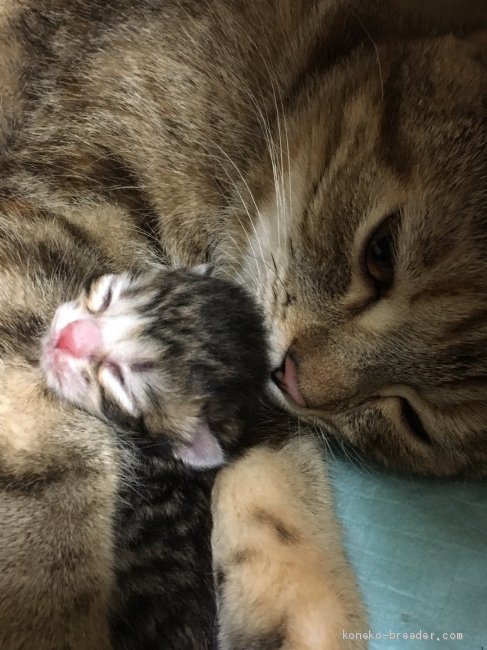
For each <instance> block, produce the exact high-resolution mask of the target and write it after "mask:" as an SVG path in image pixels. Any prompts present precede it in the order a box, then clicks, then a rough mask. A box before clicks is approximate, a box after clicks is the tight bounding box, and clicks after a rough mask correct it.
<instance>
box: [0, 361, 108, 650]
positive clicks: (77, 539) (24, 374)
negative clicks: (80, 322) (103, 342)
mask: <svg viewBox="0 0 487 650" xmlns="http://www.w3.org/2000/svg"><path fill="white" fill-rule="evenodd" d="M0 395H1V399H0V648H2V650H3V649H4V650H32V649H33V648H35V649H36V650H64V649H66V648H69V649H70V650H109V649H110V648H111V643H110V635H109V626H108V616H107V611H108V601H109V596H110V590H111V584H112V567H113V557H112V555H113V541H112V519H113V516H114V505H115V496H116V490H117V472H116V471H115V468H116V462H115V461H116V458H117V457H116V449H115V446H114V444H113V443H112V440H111V433H110V431H109V430H108V429H107V428H106V427H104V425H102V424H101V423H97V421H96V420H94V419H93V418H90V417H88V416H87V415H86V414H84V413H82V412H81V411H76V410H74V409H68V408H64V407H63V406H62V405H61V404H59V403H58V401H57V400H55V399H50V398H49V396H48V395H46V393H45V392H44V389H43V387H42V384H41V383H40V381H39V371H38V369H37V368H35V367H32V366H30V365H29V364H27V363H26V362H25V361H22V360H20V359H19V360H18V361H17V360H14V359H12V360H11V361H9V362H1V363H0Z"/></svg>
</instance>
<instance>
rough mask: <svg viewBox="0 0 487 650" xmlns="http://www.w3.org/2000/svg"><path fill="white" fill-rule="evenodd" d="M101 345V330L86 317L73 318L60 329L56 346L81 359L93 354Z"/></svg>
mask: <svg viewBox="0 0 487 650" xmlns="http://www.w3.org/2000/svg"><path fill="white" fill-rule="evenodd" d="M101 346H102V337H101V330H100V328H99V327H98V325H97V324H96V323H95V322H93V321H91V320H88V319H80V320H75V321H72V322H71V323H69V325H66V327H64V328H63V329H62V330H61V333H60V334H59V337H58V340H57V342H56V348H57V349H59V350H62V351H63V352H66V353H67V354H70V355H71V356H72V357H77V358H78V359H82V358H85V357H91V356H94V355H95V354H96V353H97V352H98V351H99V350H100V349H101Z"/></svg>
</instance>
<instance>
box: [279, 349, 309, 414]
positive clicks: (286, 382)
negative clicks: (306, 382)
mask: <svg viewBox="0 0 487 650" xmlns="http://www.w3.org/2000/svg"><path fill="white" fill-rule="evenodd" d="M273 377H274V381H275V382H276V384H277V385H278V386H279V388H280V389H281V390H282V391H283V392H284V393H287V395H289V397H290V398H291V399H292V400H293V401H294V402H296V404H298V405H299V406H302V407H303V408H306V402H305V400H304V397H303V396H302V395H301V391H300V390H299V386H298V368H297V366H296V363H295V362H294V360H293V359H292V358H291V356H290V355H289V354H286V356H285V358H284V362H283V364H282V366H281V367H280V368H279V370H276V372H274V374H273Z"/></svg>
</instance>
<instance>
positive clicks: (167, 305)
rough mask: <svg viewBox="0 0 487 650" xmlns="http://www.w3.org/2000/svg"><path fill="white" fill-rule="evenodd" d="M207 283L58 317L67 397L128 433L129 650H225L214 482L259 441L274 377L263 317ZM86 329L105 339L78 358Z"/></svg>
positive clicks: (115, 279) (134, 286)
mask: <svg viewBox="0 0 487 650" xmlns="http://www.w3.org/2000/svg"><path fill="white" fill-rule="evenodd" d="M201 272H202V271H200V270H197V271H190V272H187V271H184V270H179V271H170V270H167V269H158V270H155V269H154V270H152V271H148V272H146V273H145V274H142V275H140V276H130V275H128V274H124V275H121V276H102V277H101V278H97V279H95V280H94V281H92V282H90V283H89V286H88V287H87V289H86V290H84V291H83V293H82V294H81V296H79V297H78V298H77V299H76V300H75V301H73V302H70V303H68V304H64V305H61V306H60V307H59V308H58V310H57V313H56V316H55V319H54V322H53V325H52V330H51V332H50V334H49V336H48V337H47V338H46V340H45V342H44V346H43V347H44V351H43V357H42V365H43V367H44V371H45V373H46V376H47V377H48V379H49V384H50V385H52V387H53V389H54V391H55V393H56V394H57V395H58V396H59V397H61V398H66V399H69V400H70V401H74V402H75V403H77V404H78V405H79V406H80V407H82V408H85V409H86V410H88V411H89V412H91V413H92V414H93V415H96V416H98V417H100V418H102V419H104V420H105V421H107V422H108V423H110V424H112V425H113V426H114V427H116V428H117V431H118V434H119V440H120V455H121V457H122V468H123V474H124V480H123V484H122V486H121V493H120V494H119V506H118V509H117V513H116V542H115V545H116V574H115V584H114V588H113V595H112V598H111V602H110V611H111V617H110V618H111V629H112V643H113V647H114V648H117V650H118V649H120V650H123V649H127V650H137V649H140V650H142V649H144V648H146V649H147V650H149V649H150V648H165V649H166V650H171V649H174V650H196V649H198V650H205V649H209V648H213V647H215V645H214V642H215V639H216V618H215V617H216V611H215V597H214V593H213V571H212V561H211V549H210V537H211V503H210V498H211V488H212V485H213V479H214V472H213V471H211V469H209V470H208V469H206V471H203V470H204V469H205V468H208V467H209V468H212V467H215V466H218V465H220V464H221V463H222V462H224V461H226V460H229V459H230V458H234V457H235V456H236V454H237V453H241V451H242V449H244V447H245V445H246V444H247V445H248V444H249V443H250V442H251V438H252V433H253V428H254V427H255V425H256V423H258V413H259V410H260V408H259V401H258V400H259V399H262V397H263V395H264V387H265V384H266V382H267V378H268V375H269V371H270V369H269V366H268V362H267V352H266V347H265V333H264V328H263V325H262V322H261V315H260V314H259V312H258V310H257V309H256V308H255V306H254V305H253V303H252V301H251V300H250V299H249V297H248V296H247V294H246V292H245V291H244V290H243V289H241V288H239V287H237V286H235V285H232V284H230V283H228V282H225V281H222V280H218V279H213V278H210V277H208V276H207V275H206V273H205V277H203V276H202V275H200V274H201ZM79 323H88V324H90V325H92V326H95V327H96V328H99V331H100V334H101V339H100V341H99V347H97V348H96V350H95V348H93V347H91V348H90V349H89V351H88V350H87V352H86V355H85V354H82V352H83V351H82V350H80V349H79V347H78V348H76V350H75V352H76V356H73V355H72V350H71V349H70V348H69V346H67V347H66V349H61V348H60V347H59V344H60V342H61V340H62V335H63V332H67V329H66V328H71V331H73V327H72V326H73V325H74V327H76V325H77V324H79ZM96 331H97V330H95V333H96ZM73 342H74V343H76V339H75V337H72V339H71V340H70V341H69V343H71V344H72V343H73ZM88 352H89V354H88ZM113 369H115V370H113ZM112 373H113V374H112ZM74 388H76V389H77V393H75V394H74V393H73V389H74ZM174 456H179V457H184V459H185V462H184V464H183V463H182V462H181V461H179V460H175V459H174ZM192 466H196V468H197V469H194V468H192Z"/></svg>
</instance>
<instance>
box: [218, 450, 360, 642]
mask: <svg viewBox="0 0 487 650" xmlns="http://www.w3.org/2000/svg"><path fill="white" fill-rule="evenodd" d="M320 452H321V450H320V449H319V447H318V446H317V445H316V444H314V442H313V441H312V440H309V439H308V440H306V439H303V440H301V441H297V440H296V441H291V442H290V443H288V445H286V446H285V447H283V448H282V449H280V450H275V449H269V448H265V447H259V448H256V449H253V450H251V451H250V452H248V453H247V455H246V456H245V457H244V458H242V459H241V460H239V461H237V462H236V463H234V464H232V465H230V466H228V467H227V468H225V469H223V470H222V472H220V474H219V475H218V477H217V479H216V484H215V488H214V493H213V514H214V532H213V539H212V547H213V557H214V564H215V579H216V585H217V594H218V601H219V603H218V605H219V642H220V644H221V648H222V650H244V649H245V650H250V649H253V650H341V649H343V650H345V649H346V650H351V649H352V648H353V649H357V650H358V649H361V650H362V649H363V648H366V647H367V642H366V641H361V640H355V638H353V639H352V640H350V634H349V633H350V632H354V631H363V630H364V629H365V627H366V626H365V616H364V612H363V607H362V605H361V602H360V597H359V595H358V590H357V587H356V584H355V581H354V578H353V575H352V573H351V570H350V568H349V566H348V564H347V562H346V560H345V558H344V556H343V552H342V550H341V545H340V540H339V533H338V530H337V523H336V522H335V518H334V515H333V513H332V512H331V508H330V506H329V498H330V497H329V488H328V485H327V481H326V476H325V474H324V470H323V461H322V458H321V457H320V456H321V453H320ZM352 636H353V637H355V635H352Z"/></svg>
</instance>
